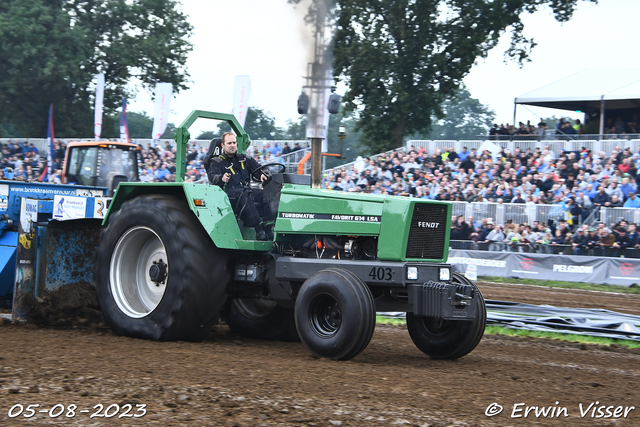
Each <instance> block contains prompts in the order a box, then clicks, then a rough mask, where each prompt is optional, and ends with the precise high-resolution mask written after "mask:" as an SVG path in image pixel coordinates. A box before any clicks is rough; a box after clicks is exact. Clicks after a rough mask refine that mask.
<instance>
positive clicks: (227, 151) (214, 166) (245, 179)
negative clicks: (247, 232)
mask: <svg viewBox="0 0 640 427" xmlns="http://www.w3.org/2000/svg"><path fill="white" fill-rule="evenodd" d="M259 167H260V165H259V164H258V162H257V161H256V160H255V159H253V158H251V157H246V156H244V155H243V154H238V143H237V141H236V136H235V134H234V133H233V132H225V133H223V134H222V152H221V154H220V155H219V156H216V157H213V158H212V159H211V162H210V163H209V168H208V169H207V175H208V176H209V181H210V182H211V183H212V184H214V185H217V186H219V187H222V188H223V189H224V191H225V192H226V193H227V195H228V196H229V199H230V200H231V201H232V205H233V206H232V207H233V209H234V211H235V212H236V213H239V215H240V219H242V220H243V221H244V224H245V225H246V226H247V227H253V228H255V230H256V238H257V239H258V240H268V239H269V238H271V239H273V235H272V232H271V231H270V232H269V235H267V232H266V231H265V230H264V228H263V227H262V226H261V225H260V215H258V210H257V209H256V205H255V202H258V203H263V193H262V189H252V188H251V187H249V182H250V181H251V174H252V173H253V171H255V170H256V169H258V168H259ZM260 180H261V181H262V182H265V181H266V180H267V176H266V175H265V174H264V173H263V174H262V175H261V176H260ZM234 200H235V202H234ZM269 214H270V210H269V206H268V204H265V220H267V221H268V220H271V219H272V218H267V217H268V216H269Z"/></svg>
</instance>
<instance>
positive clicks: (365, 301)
mask: <svg viewBox="0 0 640 427" xmlns="http://www.w3.org/2000/svg"><path fill="white" fill-rule="evenodd" d="M295 321H296V328H297V329H298V335H300V339H301V340H302V342H303V343H304V345H305V346H306V347H307V348H308V349H309V350H310V351H311V352H312V353H313V354H314V355H316V356H318V357H326V358H329V359H337V360H349V359H351V358H353V357H356V356H357V355H358V354H360V353H361V352H362V351H363V350H364V349H365V348H366V347H367V345H368V344H369V342H370V341H371V337H372V336H373V332H374V330H375V326H376V309H375V303H374V300H373V296H372V295H371V291H370V290H369V288H368V287H367V285H366V284H365V283H364V282H363V281H362V280H360V278H358V276H356V275H355V274H353V273H352V272H350V271H348V270H343V269H340V268H328V269H325V270H320V271H318V272H317V273H314V274H313V275H311V277H309V278H308V279H307V280H306V281H305V282H304V283H303V284H302V288H301V289H300V293H299V294H298V298H297V299H296V305H295Z"/></svg>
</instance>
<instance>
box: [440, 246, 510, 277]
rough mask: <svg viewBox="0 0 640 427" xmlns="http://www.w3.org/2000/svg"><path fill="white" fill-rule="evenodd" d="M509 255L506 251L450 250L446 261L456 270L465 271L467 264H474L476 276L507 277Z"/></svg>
mask: <svg viewBox="0 0 640 427" xmlns="http://www.w3.org/2000/svg"><path fill="white" fill-rule="evenodd" d="M509 255H510V254H508V253H506V252H487V251H460V250H450V251H449V260H448V261H447V262H448V263H449V264H452V265H453V267H454V268H453V269H454V271H456V272H460V273H466V271H467V266H469V265H475V266H476V267H477V269H476V273H477V275H478V276H500V277H507V276H508V271H507V260H508V259H509V258H510V256H509Z"/></svg>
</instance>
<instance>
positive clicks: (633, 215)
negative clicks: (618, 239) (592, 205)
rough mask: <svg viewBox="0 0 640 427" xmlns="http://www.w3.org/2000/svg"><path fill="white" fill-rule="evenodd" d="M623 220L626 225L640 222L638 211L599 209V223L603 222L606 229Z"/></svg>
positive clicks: (629, 209) (633, 209)
mask: <svg viewBox="0 0 640 427" xmlns="http://www.w3.org/2000/svg"><path fill="white" fill-rule="evenodd" d="M622 220H625V221H627V222H628V223H630V222H633V223H636V224H638V222H640V209H637V208H602V209H600V222H604V223H605V225H606V226H607V227H611V226H612V225H613V224H617V223H619V222H620V221H622Z"/></svg>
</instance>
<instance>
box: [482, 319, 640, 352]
mask: <svg viewBox="0 0 640 427" xmlns="http://www.w3.org/2000/svg"><path fill="white" fill-rule="evenodd" d="M612 332H613V331H612ZM484 333H485V335H507V336H510V337H533V338H552V339H557V340H562V341H570V342H577V343H585V344H599V345H605V346H610V345H614V344H615V345H617V346H621V347H628V348H640V342H638V341H633V340H622V339H614V338H603V337H590V336H587V335H575V334H561V333H559V332H542V331H525V330H520V329H510V328H505V327H502V326H496V325H489V326H487V327H486V329H485V330H484Z"/></svg>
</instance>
